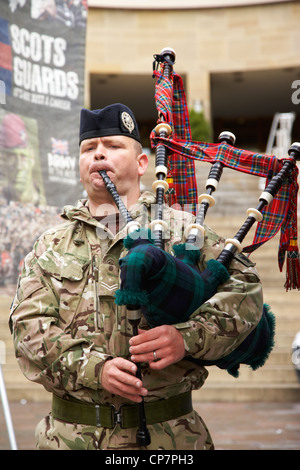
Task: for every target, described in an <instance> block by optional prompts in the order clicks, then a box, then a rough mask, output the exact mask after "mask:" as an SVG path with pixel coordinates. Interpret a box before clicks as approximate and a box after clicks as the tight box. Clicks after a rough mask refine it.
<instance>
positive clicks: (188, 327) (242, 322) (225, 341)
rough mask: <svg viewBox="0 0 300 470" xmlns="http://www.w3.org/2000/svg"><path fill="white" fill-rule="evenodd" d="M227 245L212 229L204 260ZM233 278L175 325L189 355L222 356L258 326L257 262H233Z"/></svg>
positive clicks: (259, 288) (239, 257)
mask: <svg viewBox="0 0 300 470" xmlns="http://www.w3.org/2000/svg"><path fill="white" fill-rule="evenodd" d="M223 247H224V244H223V241H222V239H220V238H218V237H217V236H216V235H215V234H213V233H212V232H211V233H210V235H209V240H208V242H206V245H205V247H204V249H203V250H202V251H203V252H202V256H201V264H202V269H204V267H205V263H206V262H207V261H208V260H209V259H212V258H215V259H216V258H217V256H218V254H219V253H220V251H221V250H222V249H223ZM229 273H230V278H229V279H228V280H227V281H226V282H225V283H224V284H222V285H221V286H219V288H218V290H217V292H216V293H215V295H213V296H212V297H211V298H210V299H209V300H208V301H206V302H205V303H204V304H203V305H201V306H200V307H199V308H198V309H197V310H196V311H195V312H194V313H193V314H192V315H191V317H190V319H189V320H188V321H187V322H184V323H179V324H177V325H174V326H175V327H176V328H177V329H178V330H179V331H180V333H181V334H182V336H183V339H184V342H185V351H186V356H193V357H194V358H197V359H204V360H216V359H220V358H222V357H224V356H226V355H227V354H229V353H231V352H232V351H233V350H234V349H236V348H237V347H238V346H239V344H240V343H242V342H243V340H244V339H245V338H246V337H247V336H248V335H249V334H250V333H251V331H252V330H253V329H254V328H255V327H256V326H257V324H258V322H259V320H260V318H261V316H262V311H263V294H262V285H261V282H260V279H259V276H258V274H257V272H256V269H255V267H254V264H253V263H251V262H250V261H249V259H248V258H246V257H245V256H244V255H237V256H236V257H235V258H234V260H233V261H232V263H231V266H230V269H229Z"/></svg>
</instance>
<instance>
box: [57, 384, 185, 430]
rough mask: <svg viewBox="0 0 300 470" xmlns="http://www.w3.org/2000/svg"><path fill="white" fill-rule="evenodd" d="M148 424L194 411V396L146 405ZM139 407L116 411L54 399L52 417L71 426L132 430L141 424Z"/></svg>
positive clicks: (123, 406) (125, 407)
mask: <svg viewBox="0 0 300 470" xmlns="http://www.w3.org/2000/svg"><path fill="white" fill-rule="evenodd" d="M144 406H145V415H146V423H147V424H154V423H161V422H162V421H168V420H170V419H175V418H179V417H180V416H183V415H185V414H187V413H190V412H191V411H192V410H193V405H192V395H191V392H186V393H182V394H180V395H177V396H175V397H171V398H166V399H162V400H157V401H152V402H146V403H144ZM138 413H139V411H138V405H121V406H120V408H119V410H118V411H117V410H116V409H115V407H114V406H113V405H92V404H88V403H82V402H80V401H77V400H76V401H75V400H74V399H71V400H64V399H62V398H59V397H57V396H56V395H53V399H52V416H53V418H55V419H59V420H61V421H66V422H68V423H76V424H85V425H88V426H98V427H99V426H101V427H104V428H111V429H112V428H114V427H115V425H116V424H119V425H120V427H121V428H133V427H136V426H138V425H139V423H138V416H139V414H138Z"/></svg>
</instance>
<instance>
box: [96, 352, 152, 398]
mask: <svg viewBox="0 0 300 470" xmlns="http://www.w3.org/2000/svg"><path fill="white" fill-rule="evenodd" d="M136 370H137V366H136V365H135V364H134V363H133V362H130V361H128V360H127V359H123V358H122V357H116V358H114V359H110V360H108V361H106V362H105V364H104V366H103V369H102V376H101V383H102V387H103V388H105V390H107V391H108V392H110V393H113V394H115V395H120V396H121V397H123V398H128V399H129V400H132V401H134V402H136V403H139V402H141V401H142V396H146V395H147V394H148V390H147V389H146V388H144V387H143V384H142V381H141V380H140V379H138V378H137V377H136V376H135V374H136Z"/></svg>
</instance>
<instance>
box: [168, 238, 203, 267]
mask: <svg viewBox="0 0 300 470" xmlns="http://www.w3.org/2000/svg"><path fill="white" fill-rule="evenodd" d="M186 247H187V245H186V244H185V243H179V244H178V245H173V250H174V253H175V255H176V257H177V258H179V259H181V260H182V261H183V262H184V263H188V264H196V263H198V261H199V259H200V250H198V249H197V248H196V249H193V250H187V248H186Z"/></svg>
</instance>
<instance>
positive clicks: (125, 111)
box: [79, 103, 141, 145]
mask: <svg viewBox="0 0 300 470" xmlns="http://www.w3.org/2000/svg"><path fill="white" fill-rule="evenodd" d="M109 135H125V136H127V137H131V138H132V139H135V140H137V141H138V142H140V141H141V140H140V134H139V129H138V125H137V122H136V120H135V117H134V114H133V112H132V111H131V109H129V108H128V107H127V106H125V105H124V104H120V103H115V104H111V105H109V106H106V108H103V109H96V110H94V111H90V110H89V109H82V110H81V115H80V130H79V145H80V144H81V142H82V141H83V140H84V139H92V138H94V137H105V136H109Z"/></svg>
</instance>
